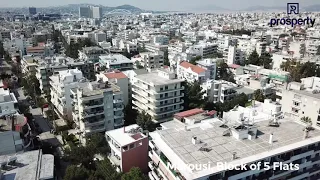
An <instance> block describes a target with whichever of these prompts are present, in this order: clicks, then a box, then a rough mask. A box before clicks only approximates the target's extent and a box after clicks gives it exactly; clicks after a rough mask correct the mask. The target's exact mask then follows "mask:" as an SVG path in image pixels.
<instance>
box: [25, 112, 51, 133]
mask: <svg viewBox="0 0 320 180" xmlns="http://www.w3.org/2000/svg"><path fill="white" fill-rule="evenodd" d="M30 113H32V114H33V117H34V120H35V122H36V123H37V124H38V125H39V127H40V129H41V130H42V132H48V131H50V130H51V125H50V123H49V121H48V120H47V119H46V118H44V117H43V115H42V113H41V108H35V109H30Z"/></svg>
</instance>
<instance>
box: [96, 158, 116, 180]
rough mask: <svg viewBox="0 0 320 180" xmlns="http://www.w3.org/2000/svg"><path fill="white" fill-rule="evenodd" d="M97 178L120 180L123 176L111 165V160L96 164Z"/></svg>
mask: <svg viewBox="0 0 320 180" xmlns="http://www.w3.org/2000/svg"><path fill="white" fill-rule="evenodd" d="M95 176H96V177H98V178H100V179H108V180H119V179H120V178H121V174H120V173H118V172H117V171H116V167H115V166H114V165H112V164H111V162H110V161H109V159H105V160H103V161H98V162H97V163H96V172H95Z"/></svg>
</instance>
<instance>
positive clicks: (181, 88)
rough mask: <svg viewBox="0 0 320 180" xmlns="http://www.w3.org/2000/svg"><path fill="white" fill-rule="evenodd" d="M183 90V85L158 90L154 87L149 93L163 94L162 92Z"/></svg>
mask: <svg viewBox="0 0 320 180" xmlns="http://www.w3.org/2000/svg"><path fill="white" fill-rule="evenodd" d="M181 90H184V86H182V87H180V88H176V89H164V90H162V91H161V90H160V91H156V90H155V89H151V94H153V95H156V94H163V93H170V92H175V91H181Z"/></svg>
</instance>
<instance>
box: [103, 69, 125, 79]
mask: <svg viewBox="0 0 320 180" xmlns="http://www.w3.org/2000/svg"><path fill="white" fill-rule="evenodd" d="M104 75H105V76H106V77H107V78H108V79H124V78H128V77H127V76H126V75H125V74H124V73H122V72H120V71H114V72H108V73H105V74H104Z"/></svg>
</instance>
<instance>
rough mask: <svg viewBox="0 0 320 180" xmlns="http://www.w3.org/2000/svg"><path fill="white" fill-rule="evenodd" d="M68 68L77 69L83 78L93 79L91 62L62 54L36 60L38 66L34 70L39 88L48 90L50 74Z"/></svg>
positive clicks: (43, 90) (92, 64) (44, 90)
mask: <svg viewBox="0 0 320 180" xmlns="http://www.w3.org/2000/svg"><path fill="white" fill-rule="evenodd" d="M68 69H79V70H80V71H81V72H82V74H83V76H84V77H85V78H87V79H89V80H94V79H95V74H94V63H93V62H88V61H81V60H74V59H72V58H69V57H63V56H61V57H53V58H45V59H44V60H42V61H38V68H37V72H36V77H37V79H38V80H39V83H40V89H41V90H42V92H46V91H49V90H50V84H49V81H50V79H49V77H50V76H52V75H53V74H55V73H56V72H58V71H63V70H68Z"/></svg>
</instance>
